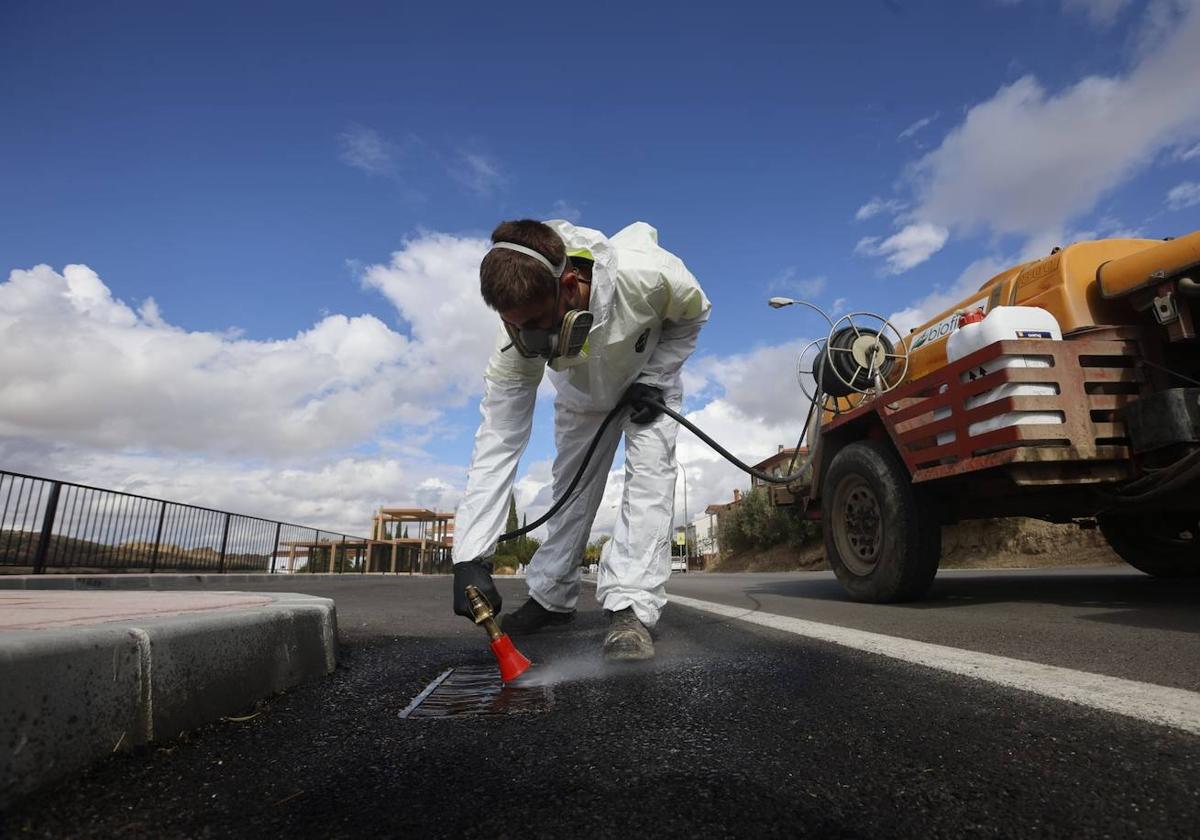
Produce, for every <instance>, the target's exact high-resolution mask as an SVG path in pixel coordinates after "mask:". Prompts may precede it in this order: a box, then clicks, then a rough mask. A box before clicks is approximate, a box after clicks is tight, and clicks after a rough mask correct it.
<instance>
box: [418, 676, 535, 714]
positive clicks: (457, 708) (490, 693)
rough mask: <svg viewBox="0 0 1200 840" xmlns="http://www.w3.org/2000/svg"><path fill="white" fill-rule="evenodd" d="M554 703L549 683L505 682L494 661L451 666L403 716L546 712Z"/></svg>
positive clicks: (427, 687)
mask: <svg viewBox="0 0 1200 840" xmlns="http://www.w3.org/2000/svg"><path fill="white" fill-rule="evenodd" d="M553 704H554V693H553V691H552V690H551V688H550V686H548V685H539V686H520V685H505V684H504V683H502V682H501V681H500V674H499V673H497V671H496V666H495V665H490V666H480V667H472V668H451V669H450V670H449V671H445V672H443V673H442V674H440V675H438V678H437V679H435V680H434V681H433V682H431V683H430V684H429V685H427V686H426V687H425V689H424V690H423V691H422V692H421V693H420V694H418V695H417V696H416V697H414V698H413V701H412V702H411V703H409V704H408V707H407V708H406V709H405V710H404V711H402V712H401V713H400V717H402V718H447V717H471V716H479V715H511V714H520V713H522V712H545V711H548V710H549V709H550V707H551V706H552V705H553Z"/></svg>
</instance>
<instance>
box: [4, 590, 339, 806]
mask: <svg viewBox="0 0 1200 840" xmlns="http://www.w3.org/2000/svg"><path fill="white" fill-rule="evenodd" d="M89 588H91V587H89ZM336 664H337V619H336V612H335V609H334V603H333V601H331V600H330V599H328V598H317V597H313V596H308V595H297V594H293V593H239V592H211V591H193V592H183V591H175V592H162V591H129V590H103V591H90V592H80V591H70V590H65V589H41V590H34V589H22V590H8V591H3V592H0V808H2V807H4V806H5V805H7V804H8V803H9V802H11V801H12V800H13V799H14V798H15V797H16V796H18V795H19V794H22V793H25V792H28V791H31V790H33V789H35V788H38V787H41V786H42V785H45V784H46V783H48V782H51V781H53V780H54V779H56V778H60V777H62V776H64V775H66V774H68V773H71V772H73V771H76V770H79V769H81V768H83V767H85V766H86V765H88V764H90V763H91V762H93V761H95V760H97V759H99V758H102V757H104V756H105V755H108V754H110V753H113V752H116V751H118V750H122V749H130V748H132V747H135V746H138V745H141V744H146V743H149V742H151V741H164V740H169V739H171V738H173V737H175V736H177V735H178V734H179V733H180V732H183V731H185V730H188V729H192V728H195V727H197V726H201V725H203V724H206V723H210V722H212V721H215V720H218V719H219V718H221V717H222V716H229V715H236V714H238V713H239V712H243V711H245V710H246V709H247V708H249V707H250V706H251V705H252V704H253V703H254V702H255V701H256V700H259V699H261V698H263V697H267V696H270V695H272V694H275V693H277V692H279V691H282V690H284V689H287V688H289V687H291V686H294V685H297V684H298V683H301V682H304V681H306V680H309V679H312V678H315V677H319V676H323V675H325V674H328V673H329V672H331V671H332V670H333V669H334V667H335V666H336Z"/></svg>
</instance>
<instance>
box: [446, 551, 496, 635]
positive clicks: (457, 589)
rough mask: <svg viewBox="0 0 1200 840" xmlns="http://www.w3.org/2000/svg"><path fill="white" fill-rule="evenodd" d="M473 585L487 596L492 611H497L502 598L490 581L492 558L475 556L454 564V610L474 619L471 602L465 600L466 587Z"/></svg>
mask: <svg viewBox="0 0 1200 840" xmlns="http://www.w3.org/2000/svg"><path fill="white" fill-rule="evenodd" d="M468 586H474V587H476V588H477V589H478V590H479V591H480V592H481V593H482V594H483V597H484V598H487V600H488V603H489V604H491V605H492V612H493V613H499V612H500V605H501V604H502V603H504V602H503V600H502V599H501V598H500V593H499V592H497V591H496V584H495V583H493V582H492V560H491V558H490V557H476V558H475V559H474V560H468V561H467V562H465V563H455V564H454V612H455V613H457V614H458V615H461V616H466V617H467V618H470V619H472V620H474V616H473V615H472V614H471V602H470V601H468V600H467V587H468Z"/></svg>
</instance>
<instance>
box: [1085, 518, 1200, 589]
mask: <svg viewBox="0 0 1200 840" xmlns="http://www.w3.org/2000/svg"><path fill="white" fill-rule="evenodd" d="M1100 533H1102V534H1104V539H1106V540H1108V544H1109V545H1110V546H1112V550H1113V551H1115V552H1116V553H1117V554H1119V555H1120V557H1121V559H1122V560H1124V561H1125V562H1126V563H1128V564H1129V565H1130V566H1133V567H1134V568H1135V569H1137V570H1139V571H1142V572H1145V573H1146V574H1148V575H1153V576H1154V577H1161V578H1194V577H1200V512H1197V511H1192V512H1190V513H1189V512H1178V511H1153V512H1147V513H1139V514H1133V515H1121V514H1107V515H1105V516H1101V517H1100Z"/></svg>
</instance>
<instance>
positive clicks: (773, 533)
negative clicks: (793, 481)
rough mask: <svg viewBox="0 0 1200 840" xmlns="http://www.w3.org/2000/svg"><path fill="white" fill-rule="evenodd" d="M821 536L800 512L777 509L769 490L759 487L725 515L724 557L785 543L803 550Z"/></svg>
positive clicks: (722, 528) (782, 508)
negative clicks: (805, 545)
mask: <svg viewBox="0 0 1200 840" xmlns="http://www.w3.org/2000/svg"><path fill="white" fill-rule="evenodd" d="M819 535H820V527H819V526H818V525H817V524H816V523H815V522H809V521H808V520H806V519H804V518H803V516H802V514H801V512H800V510H799V508H796V507H774V506H773V505H772V504H771V500H770V498H769V497H768V495H767V490H766V489H765V488H762V487H756V488H754V489H753V490H751V491H750V492H749V493H747V494H746V495H744V496H742V501H741V502H740V503H739V504H738V505H736V506H734V507H733V508H731V509H730V510H729V511H727V512H725V513H724V514H722V515H721V530H720V532H719V534H718V540H719V541H720V544H721V553H722V554H724V555H729V554H737V553H739V552H742V551H751V550H755V549H764V548H771V547H772V546H777V545H781V544H783V543H787V544H789V545H793V546H797V547H799V546H802V545H804V544H805V543H808V542H811V541H812V540H814V539H816V538H817V537H818V536H819Z"/></svg>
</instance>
